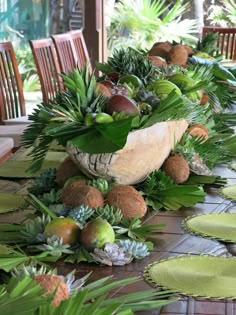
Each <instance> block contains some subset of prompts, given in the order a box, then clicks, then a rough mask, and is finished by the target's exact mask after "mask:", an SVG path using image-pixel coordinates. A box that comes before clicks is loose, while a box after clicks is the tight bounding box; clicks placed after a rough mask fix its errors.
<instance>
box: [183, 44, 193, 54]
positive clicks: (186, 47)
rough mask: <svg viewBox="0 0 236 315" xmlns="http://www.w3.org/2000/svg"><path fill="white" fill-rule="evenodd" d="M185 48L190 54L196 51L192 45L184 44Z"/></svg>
mask: <svg viewBox="0 0 236 315" xmlns="http://www.w3.org/2000/svg"><path fill="white" fill-rule="evenodd" d="M182 46H183V47H184V48H185V50H186V51H187V53H188V56H192V55H193V54H194V51H193V49H192V47H190V46H188V45H182Z"/></svg>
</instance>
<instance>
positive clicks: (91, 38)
mask: <svg viewBox="0 0 236 315" xmlns="http://www.w3.org/2000/svg"><path fill="white" fill-rule="evenodd" d="M104 2H105V1H104V0H86V1H84V30H83V34H84V38H85V42H86V45H87V48H88V53H89V56H90V59H91V64H92V67H93V68H94V67H95V62H96V61H98V62H106V60H107V35H106V27H105V16H104V15H105V14H104Z"/></svg>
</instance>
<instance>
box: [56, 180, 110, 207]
mask: <svg viewBox="0 0 236 315" xmlns="http://www.w3.org/2000/svg"><path fill="white" fill-rule="evenodd" d="M61 201H62V202H63V203H65V204H66V205H68V206H71V207H76V206H79V205H87V206H89V207H91V208H97V207H100V206H103V204H104V199H103V195H102V193H101V192H100V191H99V190H98V189H97V188H95V187H92V186H88V185H83V184H82V185H81V183H80V181H79V183H77V181H74V182H73V183H71V184H68V185H67V186H66V187H65V188H64V189H63V190H62V196H61Z"/></svg>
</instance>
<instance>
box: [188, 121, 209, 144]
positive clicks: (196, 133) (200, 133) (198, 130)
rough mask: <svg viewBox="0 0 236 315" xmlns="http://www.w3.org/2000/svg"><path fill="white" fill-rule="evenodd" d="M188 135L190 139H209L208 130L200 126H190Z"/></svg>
mask: <svg viewBox="0 0 236 315" xmlns="http://www.w3.org/2000/svg"><path fill="white" fill-rule="evenodd" d="M188 133H189V134H190V135H191V136H192V137H198V138H200V137H204V138H205V140H207V139H208V138H209V133H208V130H207V128H206V127H205V126H203V125H202V124H192V125H191V126H190V127H189V129H188Z"/></svg>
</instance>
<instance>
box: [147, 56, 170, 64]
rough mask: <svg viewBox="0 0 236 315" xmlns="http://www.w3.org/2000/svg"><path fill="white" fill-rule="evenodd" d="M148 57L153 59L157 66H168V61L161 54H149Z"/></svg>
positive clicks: (152, 61)
mask: <svg viewBox="0 0 236 315" xmlns="http://www.w3.org/2000/svg"><path fill="white" fill-rule="evenodd" d="M147 59H148V60H149V61H151V63H152V64H153V65H154V66H156V67H163V66H166V61H165V59H163V58H162V57H159V56H147Z"/></svg>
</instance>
